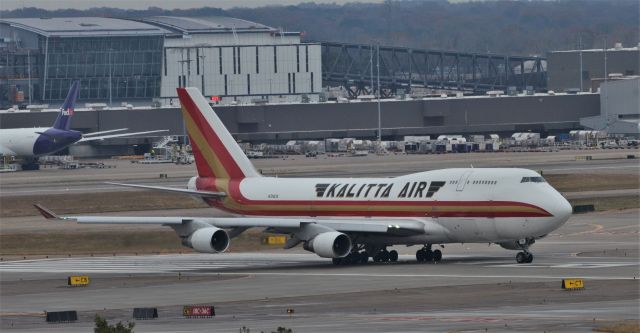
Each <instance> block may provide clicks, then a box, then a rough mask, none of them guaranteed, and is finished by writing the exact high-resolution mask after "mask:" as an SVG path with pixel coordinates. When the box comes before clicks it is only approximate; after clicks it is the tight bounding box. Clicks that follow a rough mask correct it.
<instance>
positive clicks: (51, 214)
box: [33, 204, 60, 220]
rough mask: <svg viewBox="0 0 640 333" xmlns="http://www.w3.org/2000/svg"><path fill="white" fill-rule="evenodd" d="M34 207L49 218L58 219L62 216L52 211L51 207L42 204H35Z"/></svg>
mask: <svg viewBox="0 0 640 333" xmlns="http://www.w3.org/2000/svg"><path fill="white" fill-rule="evenodd" d="M33 206H34V207H36V209H37V210H38V212H40V214H41V215H42V216H44V218H45V219H47V220H58V219H60V217H59V216H58V215H56V213H54V212H52V211H51V210H50V209H48V208H46V207H45V206H43V205H41V204H33Z"/></svg>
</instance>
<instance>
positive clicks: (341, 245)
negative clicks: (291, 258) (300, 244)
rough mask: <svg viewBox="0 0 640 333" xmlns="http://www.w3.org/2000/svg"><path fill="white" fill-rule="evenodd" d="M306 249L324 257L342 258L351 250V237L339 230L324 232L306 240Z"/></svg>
mask: <svg viewBox="0 0 640 333" xmlns="http://www.w3.org/2000/svg"><path fill="white" fill-rule="evenodd" d="M304 249H305V250H307V251H311V252H315V253H316V254H317V255H319V256H321V257H323V258H342V257H345V256H346V255H347V254H349V252H350V251H351V238H349V236H347V235H345V234H343V233H341V232H337V231H333V232H323V233H321V234H318V235H317V236H316V237H314V238H313V239H311V240H309V241H307V242H305V243H304Z"/></svg>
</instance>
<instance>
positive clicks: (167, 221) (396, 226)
mask: <svg viewBox="0 0 640 333" xmlns="http://www.w3.org/2000/svg"><path fill="white" fill-rule="evenodd" d="M34 206H35V207H36V209H38V211H39V212H40V214H41V215H42V216H44V217H45V218H47V219H50V220H51V219H55V220H64V221H74V222H77V223H83V224H158V225H168V226H172V225H181V224H187V223H189V222H198V223H205V224H208V225H211V226H214V227H218V228H225V229H227V228H252V227H258V228H271V229H275V230H280V231H285V232H286V231H295V230H296V229H300V228H302V227H303V226H304V225H306V224H317V225H321V226H324V227H328V228H330V229H332V230H335V231H339V232H346V233H377V234H387V235H394V236H410V235H419V234H430V235H441V234H443V235H444V234H447V232H448V230H447V229H445V228H444V227H442V226H440V225H439V224H437V223H435V222H433V221H431V220H428V219H411V218H401V219H385V220H379V219H369V218H343V219H321V218H288V217H287V218H285V217H278V218H272V217H242V216H240V217H180V216H177V217H164V216H157V217H142V216H58V215H57V214H55V213H54V212H53V211H51V210H49V209H47V208H46V207H44V206H42V205H40V204H35V205H34Z"/></svg>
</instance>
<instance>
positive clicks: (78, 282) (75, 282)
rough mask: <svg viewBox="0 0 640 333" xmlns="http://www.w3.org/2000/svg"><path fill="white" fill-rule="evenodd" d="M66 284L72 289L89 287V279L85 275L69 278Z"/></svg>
mask: <svg viewBox="0 0 640 333" xmlns="http://www.w3.org/2000/svg"><path fill="white" fill-rule="evenodd" d="M67 283H68V284H69V285H70V286H72V287H78V286H81V287H84V286H88V285H89V277H88V276H86V275H76V276H70V277H69V279H68V280H67Z"/></svg>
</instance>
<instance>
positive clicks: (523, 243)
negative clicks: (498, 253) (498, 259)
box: [498, 238, 536, 250]
mask: <svg viewBox="0 0 640 333" xmlns="http://www.w3.org/2000/svg"><path fill="white" fill-rule="evenodd" d="M535 242H536V240H535V239H533V238H527V239H521V240H514V241H510V242H503V243H498V244H499V245H500V246H501V247H502V248H503V249H507V250H522V249H524V248H526V247H528V246H531V245H533V244H534V243H535Z"/></svg>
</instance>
